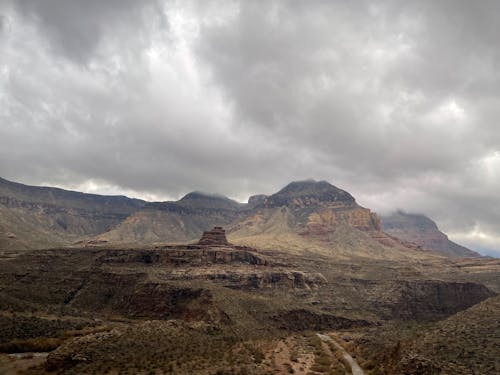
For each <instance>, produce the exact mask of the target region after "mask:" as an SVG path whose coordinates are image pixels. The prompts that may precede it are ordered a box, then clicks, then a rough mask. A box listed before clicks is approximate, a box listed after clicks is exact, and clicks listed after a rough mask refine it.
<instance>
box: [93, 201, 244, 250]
mask: <svg viewBox="0 0 500 375" xmlns="http://www.w3.org/2000/svg"><path fill="white" fill-rule="evenodd" d="M245 207H246V205H244V204H241V203H238V202H236V201H233V200H231V199H229V198H227V197H224V196H222V195H213V194H206V193H201V192H192V193H189V194H187V195H185V196H184V197H183V198H182V199H180V200H179V201H177V202H154V203H148V204H146V205H145V206H144V208H143V209H142V210H140V211H137V212H135V213H134V214H132V215H130V216H129V217H128V218H127V219H126V220H125V221H123V222H122V223H120V224H119V225H117V226H116V227H115V228H113V229H111V230H110V231H108V232H105V233H102V234H101V235H99V236H97V238H96V240H97V241H106V242H112V243H156V242H170V243H186V242H190V241H193V240H196V239H198V238H199V237H200V236H201V234H202V233H203V231H204V230H207V229H209V228H212V227H214V226H225V225H228V224H230V223H232V222H234V221H236V220H238V219H239V218H240V217H242V215H244V209H245Z"/></svg>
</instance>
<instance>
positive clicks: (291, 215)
mask: <svg viewBox="0 0 500 375" xmlns="http://www.w3.org/2000/svg"><path fill="white" fill-rule="evenodd" d="M431 222H432V221H431ZM432 223H433V222H432ZM386 224H387V222H386ZM433 224H434V227H435V228H434V227H432V225H430V227H432V228H431V229H433V230H437V226H435V223H433ZM407 225H409V224H407ZM213 226H224V227H226V228H227V229H228V234H229V236H230V240H231V241H235V243H239V244H241V245H247V244H251V245H254V246H257V245H258V246H261V247H263V248H269V247H270V246H277V247H280V248H286V247H288V248H296V249H298V248H315V249H318V251H320V252H322V253H328V252H331V251H334V253H335V252H337V253H339V254H340V253H342V254H344V255H345V256H349V255H353V256H354V255H356V254H363V256H369V254H370V252H369V251H364V250H363V249H365V248H366V249H372V250H371V251H372V253H373V254H375V255H374V256H377V255H376V254H382V253H384V254H388V255H384V256H389V255H390V253H391V251H392V252H393V253H394V254H396V253H404V252H406V253H408V254H410V255H412V256H413V255H415V254H416V252H419V251H420V252H421V251H422V250H437V251H438V252H439V251H441V253H444V254H445V255H457V254H455V253H454V250H455V251H456V252H457V253H458V255H460V256H477V255H478V254H477V253H474V252H472V251H470V250H468V249H466V248H464V247H461V246H460V245H457V244H454V245H456V247H454V248H452V249H448V252H446V251H444V252H443V251H442V249H441V248H439V247H436V246H437V245H439V241H434V242H432V241H430V242H429V241H428V242H425V243H424V242H421V241H419V240H418V238H413V237H410V238H409V237H408V236H405V233H404V231H399V232H401V233H399V232H398V231H396V232H394V230H391V228H389V229H388V230H386V228H387V225H386V227H385V228H384V227H383V223H382V222H381V219H380V218H379V216H378V215H377V214H376V213H375V212H372V211H371V210H369V209H367V208H364V207H361V206H360V205H359V204H358V203H357V202H356V200H355V198H354V197H353V196H352V195H351V194H350V193H348V192H347V191H345V190H342V189H340V188H338V187H336V186H334V185H332V184H330V183H329V182H327V181H324V180H322V181H316V180H313V179H309V180H302V181H293V182H290V183H289V184H287V185H286V186H284V187H283V188H282V189H280V190H278V191H277V192H276V193H273V194H270V195H263V194H260V195H253V196H251V197H249V199H248V203H240V202H237V201H235V200H232V199H230V198H228V197H226V196H224V195H221V194H211V193H205V192H200V191H193V192H190V193H187V194H186V195H184V196H183V197H182V198H181V199H179V200H177V201H165V202H146V201H143V200H140V199H134V198H128V197H125V196H105V195H98V194H87V193H81V192H75V191H69V190H64V189H60V188H51V187H45V186H44V187H37V186H30V185H24V184H20V183H17V182H11V181H8V180H5V179H1V178H0V247H4V248H16V247H19V248H43V247H53V246H59V245H69V244H71V243H75V242H81V241H90V243H130V244H133V243H144V244H148V243H149V244H151V243H162V242H163V243H165V242H171V243H187V242H191V241H194V240H196V239H198V238H199V236H200V235H201V233H202V232H203V231H204V230H207V229H210V228H211V227H213ZM408 230H409V229H408ZM386 232H387V234H386ZM439 233H440V235H437V237H436V236H435V237H436V238H437V239H438V240H439V239H441V240H442V241H445V240H446V241H448V239H447V237H446V235H445V234H443V233H441V232H439ZM367 236H368V237H367ZM443 236H444V237H443ZM355 238H358V239H355ZM369 238H371V240H370V239H369ZM443 238H445V239H443ZM412 239H413V240H412ZM343 241H345V242H346V243H342V242H343ZM371 241H374V242H373V243H372V242H371ZM354 244H357V245H354ZM361 244H363V245H361ZM436 244H437V245H436ZM346 246H347V247H346ZM433 246H434V247H433ZM332 249H333V250H332ZM382 249H384V250H382ZM388 249H389V250H388ZM390 249H393V250H390ZM464 249H465V250H464ZM400 255H401V254H400ZM419 256H420V254H419Z"/></svg>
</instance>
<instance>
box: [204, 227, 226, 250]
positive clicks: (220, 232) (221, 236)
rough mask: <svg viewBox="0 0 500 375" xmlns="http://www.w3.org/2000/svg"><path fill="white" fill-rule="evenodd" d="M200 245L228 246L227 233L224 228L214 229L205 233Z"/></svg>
mask: <svg viewBox="0 0 500 375" xmlns="http://www.w3.org/2000/svg"><path fill="white" fill-rule="evenodd" d="M198 245H204V246H227V245H229V242H227V238H226V231H225V230H224V229H223V228H222V227H214V228H213V229H212V230H207V231H205V232H203V235H202V236H201V239H200V240H199V241H198Z"/></svg>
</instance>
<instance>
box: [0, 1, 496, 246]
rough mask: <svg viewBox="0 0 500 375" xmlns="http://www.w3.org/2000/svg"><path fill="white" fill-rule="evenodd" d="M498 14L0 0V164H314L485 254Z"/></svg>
mask: <svg viewBox="0 0 500 375" xmlns="http://www.w3.org/2000/svg"><path fill="white" fill-rule="evenodd" d="M499 19H500V2H498V1H493V0H492V1H470V0H449V1H446V0H442V1H435V0H429V1H330V0H328V1H326V0H325V1H314V0H312V1H292V0H291V1H207V0H200V1H186V0H181V1H160V0H143V1H135V0H107V1H105V0H85V1H83V0H43V1H42V0H12V1H10V0H0V176H1V177H4V178H8V179H11V180H15V181H19V182H23V183H27V184H46V185H55V186H60V187H64V188H70V189H77V190H81V191H86V192H97V193H107V194H126V195H129V196H135V197H142V198H146V199H150V200H165V199H176V198H179V197H181V196H182V195H184V194H185V193H187V192H189V191H192V190H202V191H208V192H214V193H222V194H225V195H228V196H230V197H232V198H235V199H238V200H240V201H244V200H246V199H247V198H248V196H249V195H252V194H256V193H268V194H269V193H272V192H275V191H276V190H278V189H279V188H281V187H283V186H284V185H286V184H287V183H288V182H290V181H292V180H299V179H305V178H315V179H325V180H328V181H329V182H331V183H333V184H334V185H336V186H338V187H340V188H343V189H345V190H348V191H349V192H351V193H352V194H353V195H354V196H355V197H356V198H357V201H358V202H359V203H360V204H362V205H364V206H366V207H369V208H371V209H373V210H375V211H377V212H380V213H386V212H389V211H391V210H394V209H397V208H401V209H404V210H406V211H409V212H419V213H424V214H426V215H428V216H430V217H431V218H433V219H434V220H436V221H437V222H438V224H439V226H440V227H441V228H442V229H443V230H445V231H446V232H447V233H448V234H450V236H451V238H452V239H454V240H456V241H458V242H460V243H462V244H465V245H467V246H469V247H471V248H474V249H476V250H480V251H483V253H484V252H490V253H493V251H494V250H495V249H497V250H500V199H499V198H500V123H499V122H500V43H499V35H500V22H499V21H498V20H499ZM496 254H498V255H500V252H497V253H496Z"/></svg>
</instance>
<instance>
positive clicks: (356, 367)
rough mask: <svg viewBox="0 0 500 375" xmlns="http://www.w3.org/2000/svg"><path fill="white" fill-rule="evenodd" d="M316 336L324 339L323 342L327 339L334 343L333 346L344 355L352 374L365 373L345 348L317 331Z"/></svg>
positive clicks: (363, 374) (362, 374)
mask: <svg viewBox="0 0 500 375" xmlns="http://www.w3.org/2000/svg"><path fill="white" fill-rule="evenodd" d="M318 337H319V338H320V339H321V340H322V341H325V342H327V341H329V342H331V343H333V345H335V347H336V348H337V349H338V350H340V351H341V352H342V355H343V356H344V358H345V360H346V361H347V362H348V363H349V365H350V366H351V371H352V375H365V372H364V371H363V369H362V368H361V367H359V365H358V362H356V360H355V359H354V358H352V357H351V355H350V354H349V353H347V352H346V351H345V349H344V348H343V347H342V346H341V345H340V344H339V343H338V342H336V341H335V340H334V339H332V338H331V337H330V336H328V335H323V334H321V333H318Z"/></svg>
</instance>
